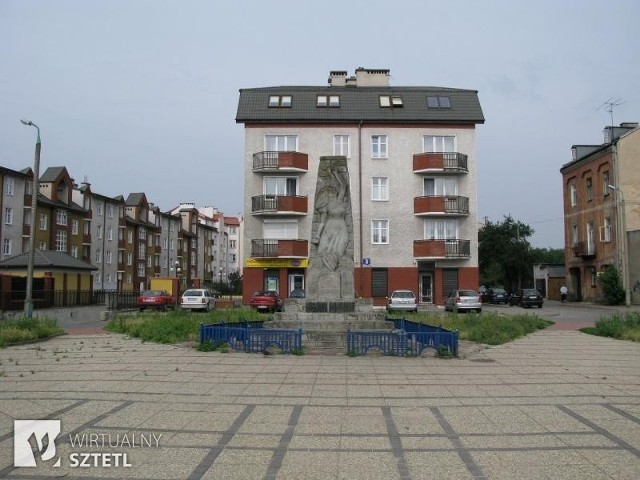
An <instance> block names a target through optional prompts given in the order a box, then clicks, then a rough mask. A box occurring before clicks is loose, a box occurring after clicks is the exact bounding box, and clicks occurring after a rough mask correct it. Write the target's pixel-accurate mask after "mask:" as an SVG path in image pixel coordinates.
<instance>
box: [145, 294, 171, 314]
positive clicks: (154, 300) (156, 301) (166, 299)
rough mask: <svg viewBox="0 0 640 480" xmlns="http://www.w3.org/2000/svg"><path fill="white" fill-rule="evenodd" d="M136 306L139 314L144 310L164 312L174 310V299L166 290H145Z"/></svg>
mask: <svg viewBox="0 0 640 480" xmlns="http://www.w3.org/2000/svg"><path fill="white" fill-rule="evenodd" d="M137 305H138V308H139V309H140V311H141V312H142V311H144V310H145V309H146V308H155V309H156V310H162V311H165V310H166V309H167V308H176V299H175V298H174V297H173V296H172V295H171V294H170V293H169V292H167V291H166V290H145V291H144V292H141V293H140V296H139V297H138V301H137Z"/></svg>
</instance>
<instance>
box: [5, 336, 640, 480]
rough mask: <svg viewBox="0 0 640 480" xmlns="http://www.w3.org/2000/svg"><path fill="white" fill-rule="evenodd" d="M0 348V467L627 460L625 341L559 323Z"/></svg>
mask: <svg viewBox="0 0 640 480" xmlns="http://www.w3.org/2000/svg"><path fill="white" fill-rule="evenodd" d="M0 362H1V364H0V372H1V373H2V376H0V427H1V429H0V477H6V478H51V477H53V476H65V475H66V476H68V477H74V478H75V477H77V478H148V479H179V478H188V479H198V478H205V479H216V480H222V479H242V480H245V479H278V480H285V479H295V480H298V479H323V480H324V479H332V478H333V479H344V480H357V479H366V480H374V479H384V480H393V479H416V480H417V479H431V478H438V479H455V480H463V479H482V478H488V479H505V480H506V479H509V480H513V479H581V480H585V479H634V480H635V479H637V478H640V369H639V368H638V366H639V365H640V345H638V344H634V343H631V342H624V341H616V340H612V339H608V338H600V337H594V336H589V335H586V334H582V333H579V332H574V331H551V330H547V331H541V332H537V333H534V334H531V335H529V336H527V337H525V338H522V339H520V340H517V341H514V342H512V343H509V344H507V345H503V346H499V347H492V348H487V349H484V350H480V351H478V352H476V353H472V354H470V355H468V356H467V357H466V358H464V359H451V360H443V359H436V358H432V357H429V358H413V359H411V358H410V359H405V358H393V357H354V358H351V357H347V356H310V355H308V356H279V355H276V356H263V355H252V354H244V353H229V354H224V353H218V352H211V353H204V352H198V351H196V350H194V349H192V348H188V347H183V346H172V345H156V344H150V343H141V342H139V341H137V340H132V339H126V338H124V337H122V336H116V335H111V334H105V335H97V336H64V337H57V338H55V339H51V340H49V341H46V342H43V343H36V344H30V345H24V346H19V347H11V348H7V349H4V350H0ZM14 419H51V420H58V419H59V420H61V428H62V429H61V433H60V435H59V436H58V437H57V438H56V442H55V444H56V447H57V451H56V455H57V456H60V459H61V466H60V467H59V468H56V467H52V466H50V464H49V463H50V462H49V463H47V462H44V464H39V466H38V467H35V468H25V467H14V466H13V463H14V459H13V451H14V445H13V420H14ZM89 434H94V437H93V438H94V439H95V440H96V442H95V443H91V444H88V445H87V444H85V443H83V444H82V446H79V445H78V442H80V441H82V439H83V438H85V439H90V438H92V437H90V436H89ZM83 435H84V437H83ZM70 437H71V439H73V440H74V445H73V446H72V445H71V441H70ZM105 441H106V445H103V443H104V442H105ZM87 442H88V440H87ZM110 443H111V445H110ZM81 453H96V454H100V455H94V456H93V457H91V460H90V462H96V461H98V462H105V461H109V462H111V465H113V462H114V458H115V456H113V455H112V454H114V453H118V454H126V463H127V464H130V465H131V466H129V467H124V466H118V467H115V466H109V467H106V466H91V467H80V466H79V467H75V468H73V467H71V466H70V458H77V457H70V455H72V454H76V455H78V454H81ZM102 454H108V455H106V456H105V455H102ZM56 458H57V457H54V459H53V460H55V459H56ZM87 458H89V457H87ZM118 458H120V459H122V457H118ZM88 461H89V460H88Z"/></svg>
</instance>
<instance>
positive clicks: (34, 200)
mask: <svg viewBox="0 0 640 480" xmlns="http://www.w3.org/2000/svg"><path fill="white" fill-rule="evenodd" d="M20 121H21V122H22V124H23V125H28V126H30V127H35V129H36V131H37V132H38V136H37V138H36V153H35V158H34V160H33V186H32V188H31V225H30V226H29V255H28V263H27V294H26V296H25V299H24V311H25V314H26V315H27V318H29V319H31V318H32V317H33V264H34V262H35V243H36V209H37V207H38V192H39V190H40V188H39V187H40V183H39V182H40V147H41V142H40V128H39V127H38V126H37V125H36V124H35V123H33V122H32V121H31V120H25V119H20Z"/></svg>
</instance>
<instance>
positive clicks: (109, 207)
mask: <svg viewBox="0 0 640 480" xmlns="http://www.w3.org/2000/svg"><path fill="white" fill-rule="evenodd" d="M107 217H109V218H113V205H111V204H109V205H107Z"/></svg>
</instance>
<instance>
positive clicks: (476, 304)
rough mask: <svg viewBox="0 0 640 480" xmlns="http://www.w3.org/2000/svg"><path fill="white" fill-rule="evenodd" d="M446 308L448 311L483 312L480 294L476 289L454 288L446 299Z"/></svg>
mask: <svg viewBox="0 0 640 480" xmlns="http://www.w3.org/2000/svg"><path fill="white" fill-rule="evenodd" d="M444 309H445V310H446V311H448V312H461V311H467V312H469V311H471V310H475V311H476V312H478V313H480V312H482V303H481V302H480V295H479V294H478V292H476V291H475V290H454V291H452V292H451V293H450V294H449V296H448V297H447V298H446V299H445V301H444Z"/></svg>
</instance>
